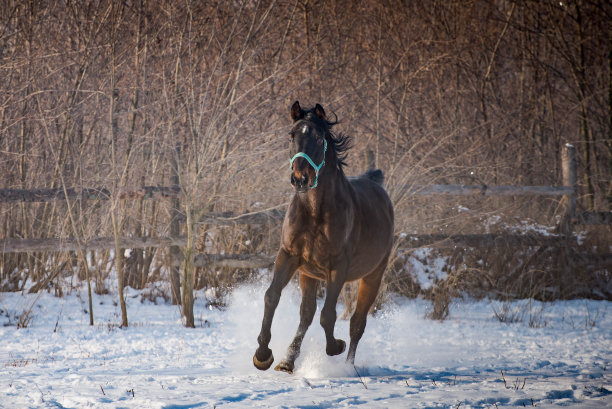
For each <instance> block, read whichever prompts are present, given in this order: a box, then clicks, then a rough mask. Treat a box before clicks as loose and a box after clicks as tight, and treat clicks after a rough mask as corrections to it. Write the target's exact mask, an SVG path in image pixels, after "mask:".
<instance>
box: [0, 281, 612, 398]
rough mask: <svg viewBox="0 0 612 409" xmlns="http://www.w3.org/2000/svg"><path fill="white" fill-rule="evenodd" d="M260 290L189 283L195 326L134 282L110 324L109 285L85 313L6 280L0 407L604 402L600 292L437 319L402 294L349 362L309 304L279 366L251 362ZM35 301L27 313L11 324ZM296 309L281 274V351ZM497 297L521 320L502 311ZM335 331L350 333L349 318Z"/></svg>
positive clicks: (76, 299) (611, 379)
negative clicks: (222, 302)
mask: <svg viewBox="0 0 612 409" xmlns="http://www.w3.org/2000/svg"><path fill="white" fill-rule="evenodd" d="M263 292H264V287H262V286H252V285H251V286H245V287H243V288H241V289H238V290H236V291H235V292H234V294H233V296H232V298H231V300H230V304H229V307H228V308H227V309H225V310H224V311H220V310H218V309H210V308H207V307H206V304H205V301H204V297H203V295H202V294H198V295H199V297H198V299H197V300H196V309H195V317H196V325H197V326H198V328H196V329H187V328H184V327H183V326H182V324H181V319H180V312H179V310H178V309H177V307H174V306H172V305H168V304H164V303H161V304H159V305H155V304H153V303H151V302H149V301H144V302H141V296H140V293H138V292H135V291H133V290H130V292H129V293H128V297H127V302H128V314H129V319H130V325H131V326H130V327H129V328H128V329H119V328H117V324H118V323H119V322H120V312H119V307H118V306H117V305H115V302H114V301H115V299H113V297H111V296H96V297H95V304H94V313H95V318H96V325H95V326H94V327H90V326H89V325H88V323H89V318H88V314H87V313H86V312H85V310H86V309H87V302H86V297H85V292H84V291H81V292H80V294H79V293H73V294H72V295H68V296H66V297H64V298H56V297H53V296H52V295H49V294H46V293H44V294H41V295H40V296H39V298H37V295H22V294H15V293H2V294H0V310H1V313H0V315H1V318H0V323H2V324H4V325H3V326H0V407H5V408H26V407H49V408H81V407H104V408H115V407H117V408H119V407H125V408H215V407H216V408H238V407H240V408H242V407H244V408H251V407H265V408H268V407H287V408H336V407H364V408H425V407H448V408H458V407H459V408H470V407H472V408H495V407H497V408H501V407H513V406H518V407H523V406H526V407H532V405H533V406H537V407H539V408H546V407H557V406H575V407H601V408H604V407H612V385H611V383H612V368H611V366H612V362H611V361H612V303H609V302H602V301H600V302H597V301H585V300H577V301H569V302H555V303H551V304H545V305H543V304H539V303H532V304H529V303H527V302H525V301H523V302H516V303H514V304H511V305H507V304H501V303H498V302H490V301H478V302H476V301H456V302H455V303H454V304H453V305H452V307H451V315H450V318H449V319H448V320H446V321H444V322H436V321H430V320H427V319H424V318H423V316H424V314H425V312H426V308H428V306H429V304H428V303H427V302H426V301H420V300H417V301H414V300H403V299H397V300H395V301H392V302H391V303H389V304H387V305H386V307H385V309H384V310H383V311H381V312H379V313H378V314H377V315H376V316H375V317H371V318H370V319H369V321H368V326H367V328H366V332H365V335H364V337H363V339H362V342H361V344H360V346H359V349H358V350H357V360H356V369H355V368H353V367H352V366H351V367H349V366H347V365H345V364H344V355H342V356H339V357H328V356H326V355H325V352H324V349H325V348H324V336H323V330H322V328H321V327H320V325H319V324H318V314H317V317H316V318H315V323H314V324H313V325H312V327H311V328H310V330H309V331H308V333H307V335H306V338H305V340H304V346H303V349H302V355H301V356H300V358H298V361H297V362H296V365H297V368H296V372H295V374H293V375H288V374H286V373H279V372H275V371H273V370H269V371H267V372H260V371H258V370H256V369H255V368H254V367H253V365H252V355H253V352H254V351H255V348H256V346H257V342H256V337H257V334H258V332H259V326H260V320H261V316H262V312H263ZM32 304H34V307H33V308H32V312H31V317H32V320H31V321H30V322H29V325H28V327H27V328H25V329H17V328H16V325H15V320H16V317H17V316H19V315H20V314H21V313H22V312H23V310H24V309H28V308H29V306H30V305H32ZM319 307H320V306H319ZM342 308H343V307H342V306H338V311H339V312H341V311H342ZM504 308H505V310H504ZM298 309H299V295H298V291H297V289H296V288H294V287H288V288H287V289H286V290H285V292H284V293H283V297H282V299H281V304H280V306H279V308H278V310H277V314H276V317H275V321H274V325H273V328H272V343H271V348H272V350H273V351H274V354H275V357H276V359H277V360H279V359H280V358H282V356H283V353H284V351H285V349H286V347H287V346H288V344H289V342H290V340H291V338H292V337H293V334H294V331H295V329H296V327H297V317H298ZM494 309H495V310H496V311H498V312H499V311H505V314H506V316H509V317H510V316H513V317H515V318H516V319H517V321H518V322H514V323H511V324H504V323H500V322H499V320H498V319H497V318H495V315H494V312H493V311H494ZM319 311H320V308H319ZM9 321H10V325H9ZM530 322H531V325H530ZM336 336H338V337H340V338H344V339H347V336H348V322H347V321H338V324H337V326H336ZM356 371H357V372H358V373H357V372H356ZM502 371H503V374H502Z"/></svg>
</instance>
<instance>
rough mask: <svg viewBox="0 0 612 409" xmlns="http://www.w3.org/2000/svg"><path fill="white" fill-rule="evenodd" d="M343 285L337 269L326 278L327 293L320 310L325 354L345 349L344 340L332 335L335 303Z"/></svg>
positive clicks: (334, 322) (337, 353)
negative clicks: (328, 278)
mask: <svg viewBox="0 0 612 409" xmlns="http://www.w3.org/2000/svg"><path fill="white" fill-rule="evenodd" d="M343 285H344V276H339V275H338V271H335V272H334V273H333V274H332V277H331V279H330V280H327V295H326V296H325V303H324V304H323V309H322V310H321V326H322V327H323V329H324V330H325V339H326V343H327V346H326V348H325V352H327V355H330V356H331V355H339V354H341V353H343V352H344V350H345V349H346V342H344V341H343V340H341V339H336V338H335V337H334V326H335V325H336V303H337V302H338V296H339V295H340V291H341V290H342V286H343Z"/></svg>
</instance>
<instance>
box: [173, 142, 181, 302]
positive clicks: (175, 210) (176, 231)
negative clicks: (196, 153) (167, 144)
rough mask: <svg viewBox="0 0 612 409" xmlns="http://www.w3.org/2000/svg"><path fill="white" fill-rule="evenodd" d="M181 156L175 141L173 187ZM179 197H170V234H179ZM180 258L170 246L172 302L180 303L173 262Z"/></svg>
mask: <svg viewBox="0 0 612 409" xmlns="http://www.w3.org/2000/svg"><path fill="white" fill-rule="evenodd" d="M180 157H181V146H180V145H179V144H178V143H177V144H176V148H175V153H174V155H172V160H171V167H172V184H173V185H174V186H175V187H178V186H179V162H180ZM179 206H180V203H179V197H178V196H175V197H174V198H173V199H172V205H171V209H170V217H171V220H170V236H171V237H178V235H179V234H180V222H179V215H180V212H179ZM178 259H181V250H180V249H179V247H178V246H171V247H170V287H171V292H172V304H173V305H180V304H181V279H180V267H179V266H178V264H177V263H176V262H175V261H176V260H178Z"/></svg>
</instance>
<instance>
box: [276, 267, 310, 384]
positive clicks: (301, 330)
mask: <svg viewBox="0 0 612 409" xmlns="http://www.w3.org/2000/svg"><path fill="white" fill-rule="evenodd" d="M300 287H301V288H302V304H301V305H300V325H299V326H298V329H297V332H296V334H295V337H294V338H293V341H292V342H291V345H289V349H287V356H286V357H285V359H283V360H282V361H281V362H280V363H279V364H278V365H277V366H276V367H275V368H274V369H276V370H277V371H284V372H289V373H293V368H294V367H295V360H296V359H297V357H298V356H299V355H300V348H301V347H302V341H303V340H304V335H306V331H307V330H308V327H310V324H312V319H313V318H314V315H315V312H316V310H317V280H315V279H314V278H310V277H308V276H306V275H304V274H302V273H301V272H300Z"/></svg>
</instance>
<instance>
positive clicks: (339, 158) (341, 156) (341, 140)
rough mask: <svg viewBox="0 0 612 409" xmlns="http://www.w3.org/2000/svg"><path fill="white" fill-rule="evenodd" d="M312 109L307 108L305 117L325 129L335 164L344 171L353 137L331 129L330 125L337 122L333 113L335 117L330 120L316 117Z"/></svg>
mask: <svg viewBox="0 0 612 409" xmlns="http://www.w3.org/2000/svg"><path fill="white" fill-rule="evenodd" d="M314 111H315V109H314V108H311V109H309V110H307V111H306V115H305V117H306V119H308V120H309V121H311V122H314V123H315V124H317V125H318V126H320V127H322V128H323V129H324V130H325V138H326V139H327V142H328V144H329V146H328V149H331V150H332V151H333V152H334V155H335V156H336V166H337V168H338V170H339V171H341V172H343V173H344V167H345V166H346V158H347V157H348V151H349V150H350V149H351V148H352V147H353V138H352V137H351V136H349V135H346V134H343V133H341V132H340V133H337V134H336V133H335V132H334V131H333V130H332V127H333V126H334V125H337V124H338V123H339V121H338V116H337V115H336V114H335V113H334V116H335V117H336V119H334V120H333V121H330V120H328V119H323V118H320V117H318V116H317V115H316V114H315V112H314Z"/></svg>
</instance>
